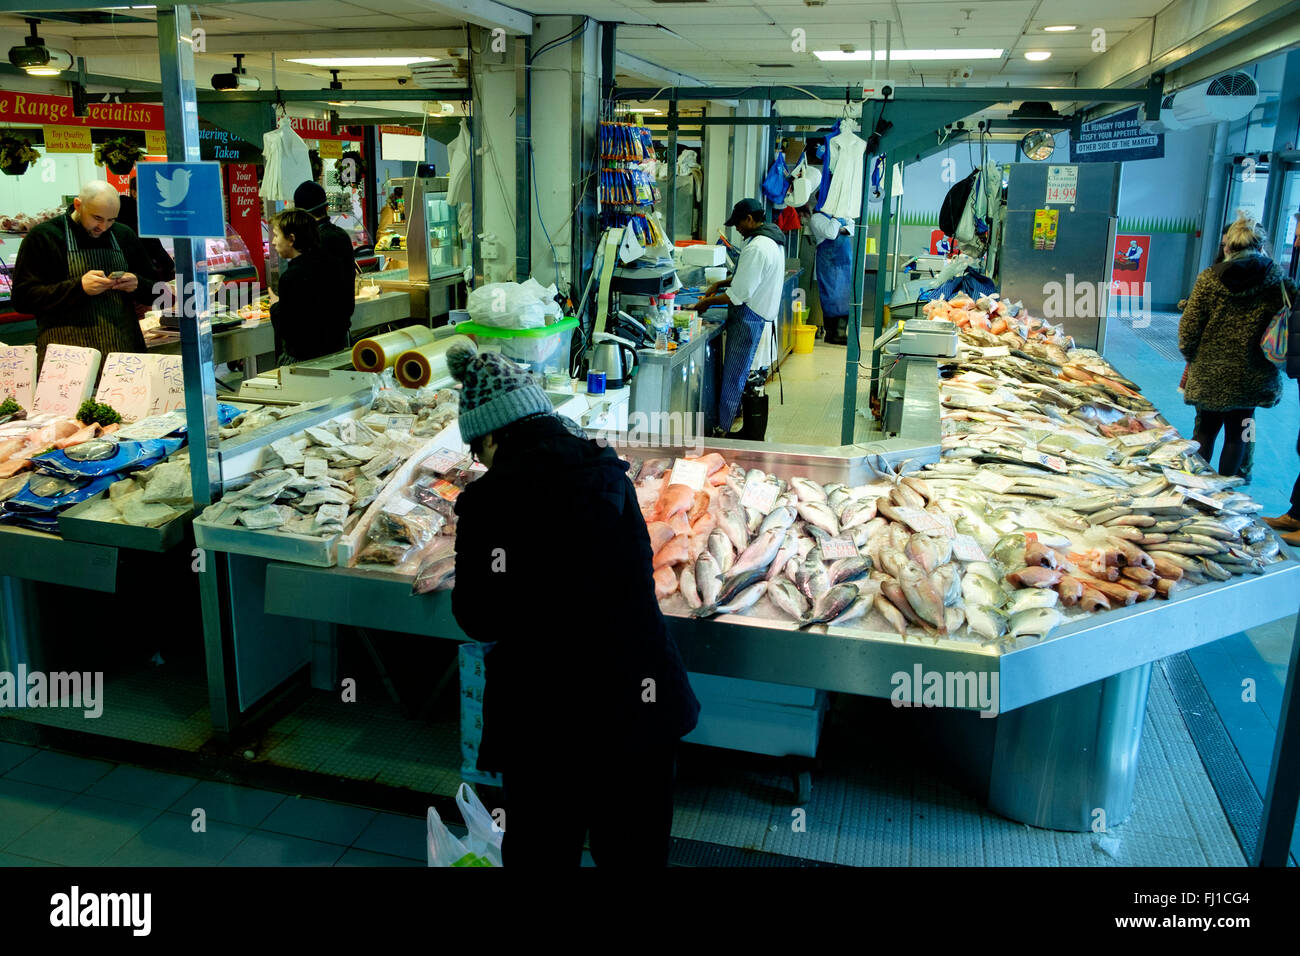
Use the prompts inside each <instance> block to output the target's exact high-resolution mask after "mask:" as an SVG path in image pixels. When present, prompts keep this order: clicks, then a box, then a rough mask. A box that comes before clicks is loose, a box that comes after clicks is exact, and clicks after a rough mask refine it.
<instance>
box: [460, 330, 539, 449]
mask: <svg viewBox="0 0 1300 956" xmlns="http://www.w3.org/2000/svg"><path fill="white" fill-rule="evenodd" d="M447 369H448V370H449V371H450V372H451V374H452V377H453V378H455V379H456V381H458V382H463V383H464V385H465V388H464V389H463V390H462V392H461V394H460V437H461V438H462V439H463V440H464V441H466V442H472V441H473V440H474V439H475V438H481V437H482V436H484V435H487V434H490V433H491V432H494V431H496V430H497V429H498V428H504V427H505V426H507V425H509V424H510V423H511V422H517V421H519V419H521V418H526V417H528V416H530V415H549V414H550V413H551V412H552V411H554V406H552V405H551V400H550V399H549V398H547V397H546V393H545V392H543V391H542V388H541V386H540V385H538V384H537V382H536V380H535V379H534V378H533V376H532V373H531V372H529V371H528V370H527V369H521V368H519V367H518V366H516V365H514V364H513V363H512V362H510V360H509V359H506V358H503V357H502V356H501V355H498V354H497V353H496V352H478V351H476V350H474V349H471V348H468V347H467V346H464V345H456V346H453V347H452V348H451V349H449V350H448V351H447Z"/></svg>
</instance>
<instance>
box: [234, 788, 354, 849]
mask: <svg viewBox="0 0 1300 956" xmlns="http://www.w3.org/2000/svg"><path fill="white" fill-rule="evenodd" d="M377 815H378V814H376V813H375V811H374V810H364V809H362V808H360V807H350V806H346V805H344V804H341V803H327V802H326V801H324V800H312V799H310V798H307V797H290V798H289V799H287V800H285V801H284V802H283V803H281V804H280V805H279V806H278V807H276V808H275V810H273V811H272V812H271V815H270V816H268V817H267V818H266V819H265V820H263V821H262V822H261V823H260V824H259V825H258V829H260V830H266V831H269V832H271V833H284V834H288V835H289V836H296V837H302V838H303V839H307V840H319V841H321V842H323V843H338V844H341V845H342V846H351V845H352V843H353V842H354V841H355V840H356V839H357V837H359V836H360V835H361V834H362V833H363V832H364V831H365V829H366V827H367V826H369V825H370V823H371V822H372V821H373V820H374V819H375V817H376V816H377Z"/></svg>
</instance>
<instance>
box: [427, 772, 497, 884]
mask: <svg viewBox="0 0 1300 956" xmlns="http://www.w3.org/2000/svg"><path fill="white" fill-rule="evenodd" d="M466 794H468V796H466ZM456 806H457V807H459V808H460V812H461V815H462V816H463V817H464V818H465V826H466V828H467V829H468V831H469V832H468V833H467V834H466V836H465V839H464V840H460V839H457V838H456V836H455V835H453V834H452V832H451V831H450V830H448V829H447V825H446V824H445V823H443V822H442V817H440V816H438V811H437V810H435V809H434V808H433V807H430V808H429V813H428V817H427V822H428V833H427V834H426V837H425V843H426V850H427V852H428V863H429V866H501V865H502V859H501V843H502V841H503V840H504V839H505V831H503V830H496V828H495V827H494V826H493V821H492V816H491V814H489V813H488V812H487V809H486V808H485V807H484V806H483V804H482V803H481V802H480V801H479V798H478V796H477V795H475V793H474V791H473V790H471V789H470V788H469V785H468V784H465V783H462V784H461V785H460V788H459V789H458V790H457V791H456ZM494 831H496V832H494Z"/></svg>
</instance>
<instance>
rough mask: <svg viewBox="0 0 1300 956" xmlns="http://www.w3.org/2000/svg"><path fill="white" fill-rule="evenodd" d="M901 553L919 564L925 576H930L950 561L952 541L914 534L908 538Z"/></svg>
mask: <svg viewBox="0 0 1300 956" xmlns="http://www.w3.org/2000/svg"><path fill="white" fill-rule="evenodd" d="M903 553H904V554H906V555H907V556H908V557H909V558H911V559H912V560H913V561H915V562H916V563H917V564H919V565H920V566H921V567H922V568H923V569H924V570H925V573H926V574H930V573H932V572H933V571H934V570H935V569H936V568H939V567H941V566H942V565H945V564H947V563H948V562H949V561H950V560H952V539H951V538H931V537H930V536H929V535H924V534H914V535H912V536H911V537H910V538H908V541H907V547H906V549H905V550H904V552H903Z"/></svg>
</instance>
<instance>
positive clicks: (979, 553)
mask: <svg viewBox="0 0 1300 956" xmlns="http://www.w3.org/2000/svg"><path fill="white" fill-rule="evenodd" d="M952 553H953V557H955V558H956V559H957V560H958V561H987V560H988V556H987V555H986V554H985V553H984V549H983V548H981V547H980V544H979V542H978V541H976V540H975V539H974V538H972V537H971V536H970V535H968V534H959V535H954V536H953V539H952Z"/></svg>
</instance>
